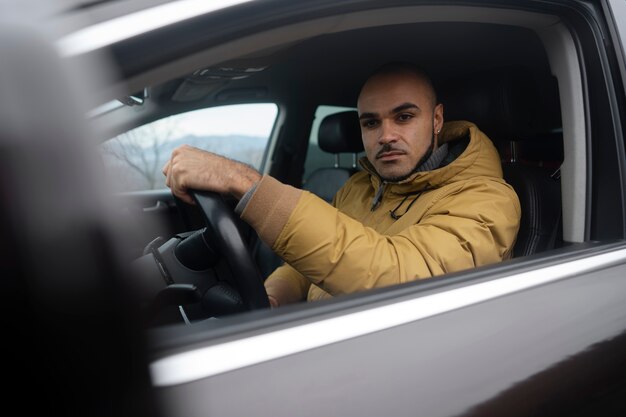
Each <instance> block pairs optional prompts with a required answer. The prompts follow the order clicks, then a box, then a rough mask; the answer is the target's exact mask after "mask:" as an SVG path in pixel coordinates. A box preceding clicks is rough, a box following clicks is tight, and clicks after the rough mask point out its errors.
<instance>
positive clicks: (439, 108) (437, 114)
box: [433, 103, 443, 139]
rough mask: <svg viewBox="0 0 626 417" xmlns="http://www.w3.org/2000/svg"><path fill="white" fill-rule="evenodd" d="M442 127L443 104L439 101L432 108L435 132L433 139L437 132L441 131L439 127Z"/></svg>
mask: <svg viewBox="0 0 626 417" xmlns="http://www.w3.org/2000/svg"><path fill="white" fill-rule="evenodd" d="M442 128H443V104H441V103H439V104H437V105H436V106H435V109H434V110H433V129H434V134H435V139H437V136H438V135H439V133H441V129H442Z"/></svg>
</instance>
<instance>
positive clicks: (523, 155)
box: [439, 68, 563, 257]
mask: <svg viewBox="0 0 626 417" xmlns="http://www.w3.org/2000/svg"><path fill="white" fill-rule="evenodd" d="M555 85H556V82H555V80H554V79H552V78H549V79H545V80H544V79H537V77H535V76H534V75H533V74H531V73H529V72H527V71H525V70H524V69H523V68H503V69H501V70H499V71H490V72H488V73H484V74H480V75H476V76H468V77H464V78H463V79H458V80H450V81H448V82H446V83H445V89H442V90H440V92H439V97H440V99H441V100H440V101H441V102H442V103H443V105H444V117H445V119H446V120H468V121H471V122H473V123H475V124H476V125H477V126H478V128H479V129H480V130H482V131H483V132H485V133H486V134H487V136H489V138H491V140H492V141H493V142H494V144H495V145H496V147H497V148H498V151H499V152H500V155H501V159H502V170H503V174H504V179H505V180H506V181H507V182H508V183H509V184H510V185H511V186H512V187H513V188H514V189H515V191H516V192H517V195H518V197H519V200H520V204H521V209H522V214H521V221H520V229H519V233H518V236H517V241H516V244H515V247H514V249H513V256H514V257H519V256H526V255H532V254H534V253H537V252H541V251H543V250H546V249H550V248H552V247H554V246H555V245H557V244H558V240H559V239H558V230H559V227H560V222H561V189H560V181H559V176H558V175H553V174H556V173H557V172H558V169H559V167H560V164H561V162H562V160H563V148H562V146H563V145H562V133H561V132H562V131H561V130H560V126H561V124H560V123H561V121H560V108H559V104H558V92H557V90H556V86H555Z"/></svg>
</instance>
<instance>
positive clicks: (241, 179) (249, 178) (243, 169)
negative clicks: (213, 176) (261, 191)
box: [230, 164, 261, 200]
mask: <svg viewBox="0 0 626 417" xmlns="http://www.w3.org/2000/svg"><path fill="white" fill-rule="evenodd" d="M236 171H237V172H235V175H234V176H233V180H232V181H231V187H230V193H231V194H232V195H233V196H234V197H235V198H237V199H238V200H240V199H241V197H243V195H244V194H245V193H246V192H248V190H250V188H252V186H254V185H255V184H256V183H258V182H259V181H260V180H261V174H259V173H258V172H257V171H256V170H254V169H253V168H250V167H249V166H247V165H244V164H241V165H240V167H239V169H237V170H236Z"/></svg>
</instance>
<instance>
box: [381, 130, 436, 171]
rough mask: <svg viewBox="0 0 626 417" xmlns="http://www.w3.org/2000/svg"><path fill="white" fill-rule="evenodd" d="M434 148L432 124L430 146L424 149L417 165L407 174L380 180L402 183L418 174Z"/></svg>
mask: <svg viewBox="0 0 626 417" xmlns="http://www.w3.org/2000/svg"><path fill="white" fill-rule="evenodd" d="M434 146H435V126H434V123H433V133H432V135H431V139H430V145H429V146H428V149H426V152H424V155H422V157H421V158H420V159H419V161H417V164H415V167H414V168H413V169H412V170H410V171H409V172H407V173H406V174H402V175H398V176H395V177H383V176H382V175H381V177H380V178H381V179H382V180H383V181H384V182H402V181H404V180H406V179H407V178H409V177H410V176H412V175H413V174H415V173H416V172H418V171H419V169H420V167H421V166H422V164H423V163H424V162H426V161H427V160H428V158H430V155H432V153H433V148H434Z"/></svg>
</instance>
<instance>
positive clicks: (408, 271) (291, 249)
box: [242, 177, 520, 295]
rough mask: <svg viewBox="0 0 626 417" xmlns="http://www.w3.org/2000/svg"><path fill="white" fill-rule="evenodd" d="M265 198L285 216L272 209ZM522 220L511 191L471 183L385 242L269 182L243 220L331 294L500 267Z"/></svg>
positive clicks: (306, 195) (343, 217) (315, 201)
mask: <svg viewBox="0 0 626 417" xmlns="http://www.w3.org/2000/svg"><path fill="white" fill-rule="evenodd" d="M274 196H279V197H278V198H276V197H274ZM268 198H272V199H273V200H274V201H273V202H272V204H271V205H273V206H280V209H279V208H278V207H274V208H273V209H271V210H268V209H267V205H268V203H264V202H263V200H264V199H268ZM255 200H257V201H255ZM263 207H265V209H264V208H263ZM519 216H520V210H519V202H518V200H517V196H515V194H514V192H513V191H512V190H511V189H510V188H509V187H508V186H507V185H506V184H503V183H498V182H494V181H490V182H487V181H471V182H468V184H466V185H465V189H463V190H457V192H455V193H454V194H450V195H445V196H442V197H441V198H439V199H438V200H436V201H435V202H434V204H433V206H432V207H431V208H430V209H429V210H428V213H427V214H426V216H424V218H422V219H421V221H420V222H419V223H418V224H414V225H412V226H410V227H407V228H406V229H405V230H404V231H402V232H401V233H399V234H397V235H393V236H385V235H381V234H379V233H378V232H376V231H375V230H373V229H372V228H369V227H366V226H364V225H363V224H361V223H360V222H358V221H357V220H354V219H352V218H350V217H349V216H347V215H345V214H343V213H342V212H340V211H339V210H337V209H336V208H334V207H332V206H331V205H329V204H327V203H326V202H324V201H323V200H321V199H319V198H317V197H316V196H314V195H313V194H311V193H308V192H305V191H300V190H297V189H295V188H292V187H289V186H286V185H283V184H281V183H279V182H278V181H276V180H274V179H272V178H271V177H264V179H263V180H262V181H261V182H260V183H259V187H258V188H257V191H256V193H255V195H253V196H252V199H251V201H250V203H249V204H248V206H247V207H246V210H244V213H243V215H242V217H243V218H244V220H246V221H248V222H249V223H250V224H251V225H252V226H253V227H254V228H255V229H256V230H257V232H258V233H259V236H261V238H262V239H263V240H264V241H265V242H266V243H267V244H268V245H270V246H271V247H272V248H273V249H274V251H275V252H276V253H277V254H279V256H281V257H282V258H283V259H284V260H285V261H286V262H287V263H289V264H290V265H291V266H292V267H293V268H294V269H295V270H296V271H298V272H299V273H300V274H301V275H302V276H304V277H306V278H307V279H308V280H309V281H310V282H312V283H314V284H316V285H317V286H319V287H321V288H322V289H324V290H325V291H327V292H328V293H330V294H331V295H340V294H346V293H352V292H355V291H359V290H365V289H369V288H375V287H383V286H387V285H393V284H399V283H403V282H407V281H411V280H415V279H420V278H427V277H431V276H433V275H439V274H442V273H445V272H451V271H458V270H462V269H466V268H471V267H474V266H478V265H484V264H488V263H491V262H496V261H500V260H502V259H503V258H505V257H507V256H508V254H509V252H510V250H511V248H512V246H513V243H514V241H515V236H516V234H517V229H518V227H519Z"/></svg>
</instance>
